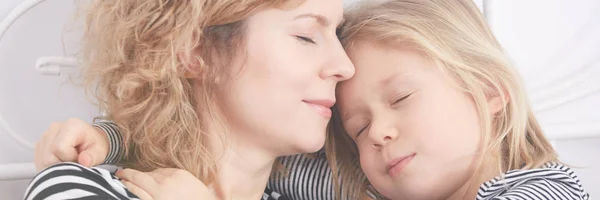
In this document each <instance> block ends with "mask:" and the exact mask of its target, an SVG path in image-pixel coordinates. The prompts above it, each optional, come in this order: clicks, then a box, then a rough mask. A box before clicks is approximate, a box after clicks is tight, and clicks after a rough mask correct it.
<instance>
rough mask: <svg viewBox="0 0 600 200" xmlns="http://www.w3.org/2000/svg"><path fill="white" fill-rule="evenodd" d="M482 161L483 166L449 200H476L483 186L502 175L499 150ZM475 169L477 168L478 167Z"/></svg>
mask: <svg viewBox="0 0 600 200" xmlns="http://www.w3.org/2000/svg"><path fill="white" fill-rule="evenodd" d="M482 159H483V161H482V162H481V166H479V168H478V169H475V171H474V174H473V175H472V176H471V177H470V178H469V179H468V180H467V181H466V182H465V183H464V184H463V185H462V186H461V187H460V188H459V189H458V190H457V191H456V192H454V194H452V195H451V196H450V197H449V198H448V200H462V199H476V198H477V192H479V188H480V187H481V185H482V184H483V183H485V182H487V181H490V180H492V179H493V178H495V177H497V176H499V175H500V173H502V172H501V170H502V169H500V168H499V165H498V164H499V163H498V161H499V160H500V151H499V150H496V151H493V152H492V153H490V154H488V155H485V156H484V157H483V158H482ZM474 167H475V168H477V166H474Z"/></svg>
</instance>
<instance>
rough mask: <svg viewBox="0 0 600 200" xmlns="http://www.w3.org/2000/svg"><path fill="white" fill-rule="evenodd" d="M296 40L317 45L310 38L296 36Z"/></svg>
mask: <svg viewBox="0 0 600 200" xmlns="http://www.w3.org/2000/svg"><path fill="white" fill-rule="evenodd" d="M296 38H297V39H298V40H300V42H305V43H312V44H317V43H316V42H315V41H314V40H313V39H312V38H310V37H305V36H299V35H296Z"/></svg>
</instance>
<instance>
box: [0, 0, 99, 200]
mask: <svg viewBox="0 0 600 200" xmlns="http://www.w3.org/2000/svg"><path fill="white" fill-rule="evenodd" d="M20 2H23V0H10V1H9V0H1V1H0V19H5V17H6V16H7V15H8V13H9V12H10V11H11V10H12V8H14V7H15V6H17V4H18V3H20ZM74 2H75V1H74V0H71V1H69V0H47V1H46V2H44V3H42V4H40V5H39V6H37V7H35V8H33V9H32V10H30V11H29V12H27V13H26V14H25V15H23V16H22V17H21V18H20V19H19V20H17V21H16V23H14V24H13V25H12V26H11V28H10V29H9V30H8V31H7V32H6V34H5V35H4V37H3V38H2V40H0V176H3V175H4V176H11V177H12V179H14V178H18V176H20V175H19V172H25V173H31V170H32V169H33V166H31V165H19V164H18V163H25V162H31V161H32V160H33V150H32V148H30V147H28V146H31V145H32V143H33V142H34V141H36V140H38V139H39V136H40V135H41V133H43V132H44V130H45V129H46V128H47V127H48V126H49V125H50V123H51V122H53V121H57V120H64V119H67V118H69V117H78V118H82V119H88V120H90V119H92V118H93V116H96V115H97V112H96V110H97V109H95V108H94V107H93V106H92V105H91V104H90V103H89V102H90V101H88V100H87V99H86V98H84V95H83V91H82V90H81V88H80V87H77V86H75V85H73V84H71V79H70V77H71V76H72V78H73V79H74V80H76V79H77V73H76V72H78V71H77V69H73V68H62V70H61V74H60V75H44V74H42V73H41V71H40V70H39V69H37V68H36V67H35V64H36V61H37V59H38V58H41V57H46V56H67V55H72V54H73V52H75V51H76V50H77V48H76V43H75V42H73V41H76V39H78V37H77V33H76V32H69V31H68V29H67V28H68V27H65V26H64V25H65V24H68V23H69V22H70V19H71V16H72V11H73V10H74V7H75V4H74ZM63 44H64V45H63ZM2 119H4V121H5V123H2ZM9 131H10V132H14V133H16V134H17V136H19V137H21V139H22V140H23V141H25V142H24V143H25V144H21V143H19V142H17V141H18V140H15V139H14V138H13V137H10V136H9V135H10V134H9V133H10V132H9ZM8 164H10V165H8ZM10 166H16V167H15V168H11V170H9V168H10ZM0 179H2V178H0ZM28 181H29V180H17V181H6V180H4V181H2V180H0V200H4V199H20V198H22V195H23V192H24V189H25V186H26V185H27V183H28Z"/></svg>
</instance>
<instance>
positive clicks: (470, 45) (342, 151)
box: [326, 0, 557, 191]
mask: <svg viewBox="0 0 600 200" xmlns="http://www.w3.org/2000/svg"><path fill="white" fill-rule="evenodd" d="M345 18H346V23H345V25H344V26H343V28H342V30H341V34H340V37H341V40H342V44H343V45H344V47H345V48H346V49H350V48H352V47H353V44H355V43H357V42H370V43H374V44H378V45H385V46H388V47H401V46H402V47H409V48H412V49H414V50H415V51H418V52H420V53H422V54H423V55H425V56H427V57H428V58H429V59H430V60H431V61H432V62H434V63H436V64H437V65H438V66H439V68H440V70H442V71H443V72H445V73H446V74H447V75H449V76H450V77H452V78H454V80H455V81H456V82H457V83H458V85H459V87H460V88H461V89H462V90H463V91H464V92H466V93H468V94H469V95H470V96H472V98H473V99H474V101H475V104H476V106H477V109H478V112H479V117H480V119H481V127H482V129H481V133H482V138H483V142H484V143H483V144H485V146H484V150H485V151H484V154H483V155H484V157H485V155H489V154H490V153H492V151H494V149H500V154H501V155H499V156H500V159H499V160H498V161H497V170H498V172H499V174H501V173H502V172H504V171H508V170H514V169H531V168H536V167H540V166H541V165H543V164H544V163H546V162H551V161H557V155H556V152H555V150H554V149H553V147H552V145H551V144H550V142H549V141H548V140H547V139H546V137H545V135H544V133H543V131H542V129H541V128H540V126H539V124H538V122H537V120H536V118H535V116H534V114H533V112H532V109H531V106H530V104H529V103H528V99H527V95H526V93H525V91H524V88H523V86H522V83H521V80H520V78H519V75H518V74H517V72H516V70H515V69H514V68H513V67H512V64H511V63H510V60H509V58H508V57H507V55H506V53H505V52H504V51H503V49H502V47H501V45H500V44H499V43H498V41H497V40H496V38H495V37H494V35H493V34H492V32H491V31H490V29H489V28H488V26H487V24H486V21H485V20H484V18H483V16H482V14H481V12H480V11H479V9H478V8H477V6H476V5H475V4H474V2H473V1H472V0H384V1H363V2H361V3H359V4H358V5H356V6H355V7H353V8H351V9H349V10H347V11H346V17H345ZM494 96H495V97H500V98H501V99H503V100H505V102H504V103H505V104H504V105H505V106H504V107H503V109H502V110H501V111H500V112H499V113H498V114H496V115H493V116H492V114H491V113H489V111H488V109H487V107H488V105H487V99H488V98H489V97H494ZM329 132H330V133H329V134H328V142H327V143H326V145H327V147H326V148H327V153H328V157H329V159H330V162H331V166H332V167H335V168H336V169H334V170H333V171H334V172H336V171H338V170H339V171H340V174H341V176H342V177H343V179H344V181H343V186H344V188H341V191H357V190H359V191H364V189H366V188H367V186H368V185H369V184H368V183H367V181H366V179H365V178H364V175H362V174H361V175H356V172H360V170H357V168H360V166H359V163H358V156H359V155H358V151H357V149H356V147H355V146H354V144H353V142H352V140H351V139H350V138H349V137H348V136H347V134H346V133H345V132H344V129H343V127H342V124H341V122H340V120H339V115H334V119H332V121H331V124H330V126H329ZM480 166H481V162H480V164H479V167H480ZM479 167H478V168H477V170H476V172H477V171H478V170H479Z"/></svg>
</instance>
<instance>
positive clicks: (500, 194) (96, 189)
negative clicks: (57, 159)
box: [25, 122, 589, 200]
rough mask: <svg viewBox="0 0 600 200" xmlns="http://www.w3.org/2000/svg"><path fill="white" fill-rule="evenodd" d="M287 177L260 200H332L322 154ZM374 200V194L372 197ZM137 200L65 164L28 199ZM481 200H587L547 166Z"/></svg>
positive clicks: (499, 184) (114, 136)
mask: <svg viewBox="0 0 600 200" xmlns="http://www.w3.org/2000/svg"><path fill="white" fill-rule="evenodd" d="M95 126H97V127H99V128H101V129H103V130H104V131H105V132H106V133H107V134H108V136H109V141H110V152H109V155H108V156H107V159H106V161H105V163H116V162H117V161H118V160H119V159H120V158H121V156H122V154H123V148H122V140H121V136H120V133H119V132H118V128H117V127H116V125H115V124H113V123H110V122H103V123H97V124H95ZM282 161H283V165H284V167H285V168H286V169H288V170H289V171H288V172H289V173H288V174H286V175H285V176H284V175H275V176H274V177H271V179H270V181H269V183H268V185H267V188H266V189H265V193H264V194H263V197H262V200H287V199H295V200H321V199H322V200H333V199H334V193H333V191H334V190H333V184H332V175H331V168H330V167H329V165H328V162H327V159H326V157H325V153H324V152H322V151H321V152H319V154H318V155H317V157H316V158H309V157H307V156H306V155H304V154H301V155H295V156H288V157H284V158H283V159H282ZM369 196H371V197H372V198H373V196H372V195H371V194H369ZM74 198H76V199H119V200H120V199H137V197H136V196H135V195H133V194H131V193H129V192H128V191H127V189H126V188H125V187H124V186H123V185H122V184H121V182H120V181H119V180H118V179H117V178H116V177H115V176H114V175H113V174H112V173H110V171H108V170H106V169H102V168H98V167H94V168H86V167H83V166H81V165H79V164H75V163H61V164H58V165H54V166H52V167H49V168H48V169H46V170H44V171H42V172H41V173H40V174H38V175H37V176H36V177H35V178H34V179H33V180H32V182H31V183H30V185H29V188H28V189H27V193H26V196H25V199H26V200H29V199H74ZM476 199H477V200H505V199H506V200H508V199H510V200H513V199H518V200H534V199H535V200H538V199H560V200H571V199H572V200H589V194H587V193H586V192H585V191H584V189H583V187H582V185H581V183H580V181H579V178H578V177H577V175H576V174H575V173H574V172H573V171H572V170H571V169H570V168H568V167H566V166H564V165H560V164H556V163H547V164H545V165H544V166H543V167H541V168H537V169H530V170H513V171H509V172H507V173H505V174H503V175H502V176H498V177H496V178H494V179H492V180H490V181H488V182H485V183H483V184H482V185H481V187H480V188H479V191H478V193H477V198H476Z"/></svg>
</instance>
